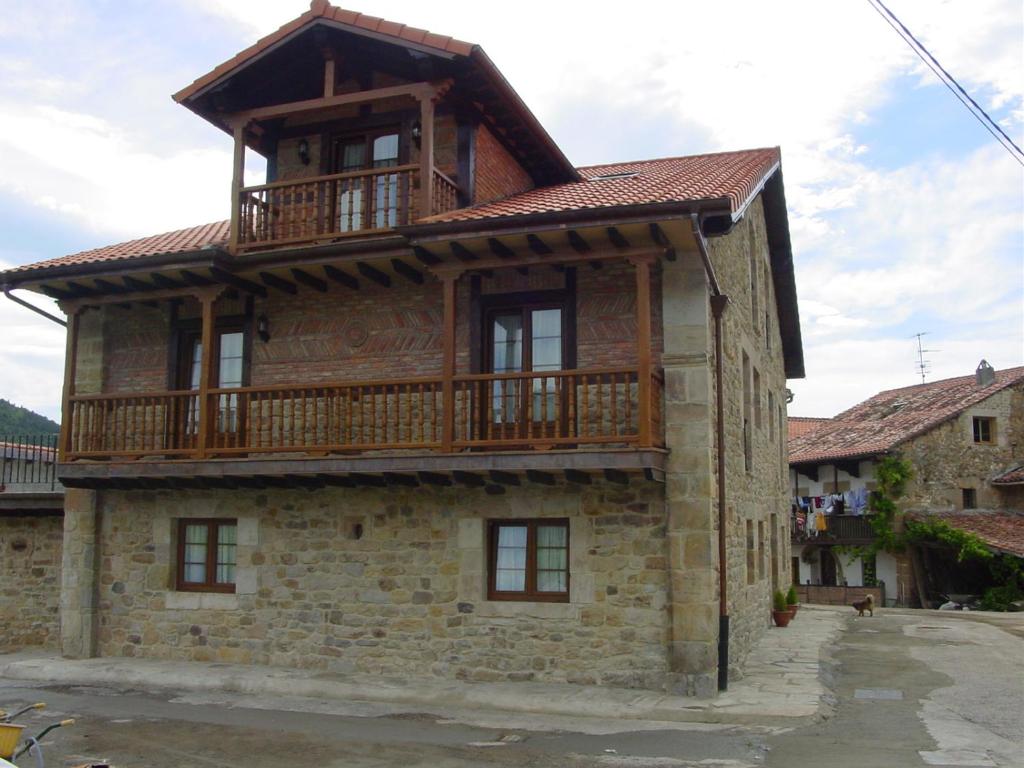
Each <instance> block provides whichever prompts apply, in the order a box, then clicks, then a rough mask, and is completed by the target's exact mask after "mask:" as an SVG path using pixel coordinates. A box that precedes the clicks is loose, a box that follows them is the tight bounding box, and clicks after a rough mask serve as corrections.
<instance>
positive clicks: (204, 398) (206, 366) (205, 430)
mask: <svg viewBox="0 0 1024 768" xmlns="http://www.w3.org/2000/svg"><path fill="white" fill-rule="evenodd" d="M223 290H224V289H223V288H222V287H220V286H216V287H214V288H211V289H209V290H205V291H202V292H200V293H198V294H196V295H197V298H198V299H199V302H200V303H201V304H202V306H203V328H202V345H203V350H202V356H201V357H200V362H199V434H198V437H197V440H196V456H197V458H200V459H202V458H205V457H206V454H207V449H208V448H210V447H211V444H212V442H213V434H214V427H215V425H214V418H213V417H214V413H215V410H216V409H214V408H213V407H212V403H211V402H210V388H211V387H215V386H216V383H214V379H213V377H214V376H215V375H216V374H217V373H218V372H217V371H216V370H215V369H214V364H213V363H214V360H213V348H214V346H215V344H214V338H215V336H214V326H215V325H216V322H217V317H216V313H215V311H214V304H215V303H216V301H217V298H218V297H219V296H220V294H221V292H222V291H223Z"/></svg>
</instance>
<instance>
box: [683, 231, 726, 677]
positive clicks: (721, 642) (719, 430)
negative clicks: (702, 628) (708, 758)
mask: <svg viewBox="0 0 1024 768" xmlns="http://www.w3.org/2000/svg"><path fill="white" fill-rule="evenodd" d="M690 223H691V225H692V226H693V239H694V240H695V241H696V243H697V250H698V251H699V252H700V257H701V260H702V261H703V262H704V271H705V272H706V273H707V276H708V283H709V284H710V286H711V314H712V315H713V316H714V318H715V392H716V397H715V440H716V446H717V450H718V690H720V691H725V690H728V688H729V604H728V597H729V590H728V571H727V569H726V540H725V519H726V514H725V511H726V503H725V501H726V499H725V393H724V387H723V382H724V379H725V374H724V367H725V364H724V359H723V358H724V355H723V352H722V346H723V345H722V315H723V314H724V312H725V308H726V306H727V305H728V304H729V297H728V296H726V295H725V294H723V293H722V289H721V286H720V285H719V283H718V277H717V276H716V275H715V267H714V265H713V264H712V263H711V256H710V255H709V254H708V243H707V240H706V239H705V237H704V233H703V232H702V231H701V224H700V216H699V215H698V214H696V213H694V214H691V215H690Z"/></svg>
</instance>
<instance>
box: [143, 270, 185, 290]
mask: <svg viewBox="0 0 1024 768" xmlns="http://www.w3.org/2000/svg"><path fill="white" fill-rule="evenodd" d="M149 279H150V280H152V281H153V282H154V283H155V284H156V285H158V286H159V287H161V288H183V287H184V286H185V284H184V283H180V282H178V281H177V280H172V279H171V278H169V277H168V276H167V275H161V274H160V273H159V272H151V273H150V275H149Z"/></svg>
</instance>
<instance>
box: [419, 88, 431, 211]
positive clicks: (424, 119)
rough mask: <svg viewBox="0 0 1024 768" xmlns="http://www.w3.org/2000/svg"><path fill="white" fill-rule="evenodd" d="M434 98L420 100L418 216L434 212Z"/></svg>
mask: <svg viewBox="0 0 1024 768" xmlns="http://www.w3.org/2000/svg"><path fill="white" fill-rule="evenodd" d="M433 191H434V97H433V95H431V96H429V97H427V96H424V97H421V98H420V215H419V218H421V219H422V218H424V217H426V216H430V215H432V214H433V212H434V194H433Z"/></svg>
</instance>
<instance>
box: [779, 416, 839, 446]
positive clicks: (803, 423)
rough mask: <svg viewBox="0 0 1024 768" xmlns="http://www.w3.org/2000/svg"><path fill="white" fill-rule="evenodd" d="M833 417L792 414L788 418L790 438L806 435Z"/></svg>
mask: <svg viewBox="0 0 1024 768" xmlns="http://www.w3.org/2000/svg"><path fill="white" fill-rule="evenodd" d="M827 421H831V419H824V418H815V417H811V416H790V417H789V418H788V419H787V427H788V428H789V429H788V434H789V439H790V440H792V439H793V438H794V437H799V436H800V435H805V434H807V433H808V432H810V431H811V430H814V429H817V428H818V427H820V426H821V425H822V424H824V423H825V422H827Z"/></svg>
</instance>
